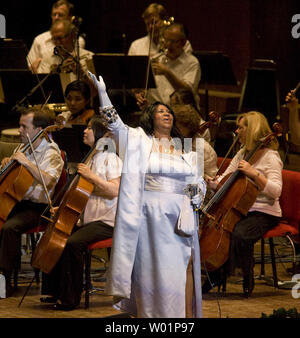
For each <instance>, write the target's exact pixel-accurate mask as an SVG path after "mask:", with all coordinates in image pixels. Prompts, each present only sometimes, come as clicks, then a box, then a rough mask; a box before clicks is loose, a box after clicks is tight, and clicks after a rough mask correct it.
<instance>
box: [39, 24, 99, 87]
mask: <svg viewBox="0 0 300 338" xmlns="http://www.w3.org/2000/svg"><path fill="white" fill-rule="evenodd" d="M75 31H76V28H75V26H74V25H73V24H72V23H71V22H70V21H69V20H57V21H55V22H54V23H53V24H52V26H51V30H50V32H51V36H52V41H53V43H54V45H55V48H54V49H52V50H45V51H44V54H43V55H42V57H41V59H40V62H39V64H37V65H36V66H35V68H33V71H34V72H35V73H50V72H57V73H60V79H61V83H62V87H63V90H65V88H66V86H67V84H68V83H70V82H72V81H75V80H76V79H78V74H77V67H76V65H77V57H78V55H77V48H76V46H75V40H76V39H75ZM93 54H94V53H93V52H91V51H88V50H86V49H83V48H79V59H80V61H79V63H78V67H79V79H85V78H86V71H87V68H88V65H87V62H88V60H90V59H92V56H93Z"/></svg>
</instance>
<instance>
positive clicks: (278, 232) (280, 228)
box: [264, 223, 298, 238]
mask: <svg viewBox="0 0 300 338" xmlns="http://www.w3.org/2000/svg"><path fill="white" fill-rule="evenodd" d="M286 234H291V235H298V229H297V228H295V227H293V226H291V225H289V224H285V223H278V224H277V225H276V227H275V228H273V229H271V230H269V231H268V232H266V233H265V234H264V238H269V237H282V236H285V235H286Z"/></svg>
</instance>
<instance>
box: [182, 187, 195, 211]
mask: <svg viewBox="0 0 300 338" xmlns="http://www.w3.org/2000/svg"><path fill="white" fill-rule="evenodd" d="M184 192H185V193H186V195H187V196H188V197H189V198H190V199H191V200H192V198H193V197H194V196H195V195H197V194H199V188H198V184H187V186H186V187H185V189H184ZM192 205H193V210H194V211H198V205H196V204H194V203H193V202H192Z"/></svg>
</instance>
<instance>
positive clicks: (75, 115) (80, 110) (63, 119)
mask: <svg viewBox="0 0 300 338" xmlns="http://www.w3.org/2000/svg"><path fill="white" fill-rule="evenodd" d="M64 96H65V101H66V104H67V107H68V108H69V110H68V111H64V112H62V113H61V114H59V115H57V117H56V120H57V121H58V123H62V124H65V123H69V124H87V122H88V120H89V119H90V118H91V117H92V116H93V115H94V114H95V111H94V110H93V109H92V108H91V107H90V102H91V90H90V86H89V84H88V83H87V82H86V81H83V80H76V81H73V82H71V83H69V84H68V85H67V87H66V90H65V93H64Z"/></svg>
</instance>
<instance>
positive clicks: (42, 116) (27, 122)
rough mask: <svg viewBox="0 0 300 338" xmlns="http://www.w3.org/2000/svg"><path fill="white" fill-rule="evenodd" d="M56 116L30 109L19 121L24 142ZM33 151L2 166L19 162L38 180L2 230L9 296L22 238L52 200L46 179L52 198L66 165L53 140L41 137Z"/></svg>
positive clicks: (0, 250)
mask: <svg viewBox="0 0 300 338" xmlns="http://www.w3.org/2000/svg"><path fill="white" fill-rule="evenodd" d="M53 115H54V113H51V112H50V111H49V110H48V109H46V108H42V109H41V108H28V109H26V110H24V111H22V112H21V117H20V121H19V124H20V128H19V132H20V138H21V142H22V143H23V144H27V143H28V139H27V135H28V136H29V138H30V139H32V138H33V137H34V136H36V135H37V134H38V133H39V132H40V131H41V130H42V129H44V128H46V127H47V126H50V125H53V122H54V116H53ZM33 148H34V153H32V151H31V148H30V149H29V150H27V151H26V152H25V153H23V152H22V151H20V150H18V151H16V152H15V153H14V154H13V155H12V156H11V157H10V158H4V159H3V160H2V162H1V166H2V167H4V166H5V165H7V164H8V163H9V162H10V161H17V162H18V163H19V164H20V165H21V166H23V167H25V168H26V169H27V170H28V171H29V173H30V174H31V175H32V177H33V179H34V180H33V184H32V185H31V186H30V187H29V189H28V190H27V192H26V193H25V195H24V197H23V199H22V200H21V201H20V202H17V203H16V205H15V206H14V208H13V209H12V211H11V212H10V214H9V215H8V218H7V220H6V222H5V223H4V224H3V226H2V228H1V230H0V268H1V269H2V271H3V274H4V276H5V279H6V295H7V297H9V296H10V295H11V294H12V293H13V288H12V285H11V274H12V272H13V271H14V269H15V268H18V264H19V258H20V255H21V235H22V233H24V232H26V231H28V230H29V229H31V228H34V227H36V226H37V225H38V222H39V219H40V215H41V213H42V212H43V210H44V209H45V208H46V207H47V203H48V199H47V194H46V192H45V190H44V186H43V179H44V183H45V185H46V187H47V190H48V193H49V196H50V197H51V196H52V194H53V192H54V188H55V185H56V183H57V182H58V180H59V177H60V174H61V172H62V169H63V165H64V162H63V159H62V157H61V153H60V149H59V148H58V146H57V144H56V143H54V142H53V141H51V142H49V141H47V140H46V139H45V138H44V137H40V138H38V139H37V140H36V141H35V142H34V143H33ZM35 159H36V161H37V164H38V166H37V164H36V162H35ZM40 172H41V174H42V177H43V179H42V178H41V176H40ZM4 179H5V178H4ZM0 203H1V200H0Z"/></svg>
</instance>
